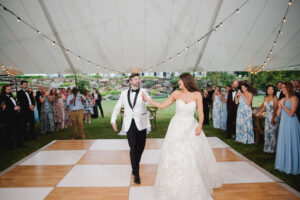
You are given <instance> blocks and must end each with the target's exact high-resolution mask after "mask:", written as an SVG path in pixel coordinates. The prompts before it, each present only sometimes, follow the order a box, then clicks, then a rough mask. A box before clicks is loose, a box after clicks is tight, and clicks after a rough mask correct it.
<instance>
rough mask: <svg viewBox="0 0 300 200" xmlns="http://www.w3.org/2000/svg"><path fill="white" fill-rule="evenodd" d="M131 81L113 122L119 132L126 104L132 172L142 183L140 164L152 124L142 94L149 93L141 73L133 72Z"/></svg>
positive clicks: (117, 106) (125, 117)
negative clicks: (118, 126) (142, 81)
mask: <svg viewBox="0 0 300 200" xmlns="http://www.w3.org/2000/svg"><path fill="white" fill-rule="evenodd" d="M129 82H130V88H129V89H126V90H123V91H122V93H121V95H120V98H119V101H118V102H117V104H116V106H115V108H114V110H113V113H112V116H111V124H112V127H113V129H114V131H115V132H117V131H118V129H117V124H116V120H117V117H118V114H119V113H120V109H121V107H122V106H124V119H123V128H124V132H127V139H128V143H129V147H130V160H131V167H132V174H133V175H134V182H135V183H137V184H140V183H141V179H140V174H139V169H140V166H139V164H140V160H141V157H142V153H143V151H144V148H145V143H146V129H147V128H148V126H149V125H150V124H149V118H148V115H147V107H146V102H144V101H143V99H142V95H141V94H142V92H143V93H145V94H146V95H147V92H146V90H145V89H142V88H140V84H141V81H140V77H139V74H131V76H130V77H129ZM147 97H148V95H147ZM148 98H149V97H148Z"/></svg>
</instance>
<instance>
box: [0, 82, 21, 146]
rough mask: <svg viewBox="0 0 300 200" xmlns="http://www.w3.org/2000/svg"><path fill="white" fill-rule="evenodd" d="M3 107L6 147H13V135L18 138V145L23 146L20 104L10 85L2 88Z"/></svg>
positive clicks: (0, 96)
mask: <svg viewBox="0 0 300 200" xmlns="http://www.w3.org/2000/svg"><path fill="white" fill-rule="evenodd" d="M0 98H1V100H0V101H1V107H2V120H3V124H4V127H5V139H4V141H5V143H4V144H5V145H6V148H8V149H12V148H13V136H14V135H15V137H16V139H17V146H18V147H23V133H22V131H21V130H20V128H21V126H22V123H21V116H20V112H19V111H20V106H18V103H17V100H16V99H15V98H14V97H13V95H12V89H11V86H10V85H3V87H2V89H1V95H0Z"/></svg>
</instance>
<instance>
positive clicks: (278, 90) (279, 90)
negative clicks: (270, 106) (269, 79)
mask: <svg viewBox="0 0 300 200" xmlns="http://www.w3.org/2000/svg"><path fill="white" fill-rule="evenodd" d="M281 88H282V82H281V81H278V83H277V92H276V97H277V99H278V100H281V99H282V98H284V97H285V95H284V94H283V92H282V91H281Z"/></svg>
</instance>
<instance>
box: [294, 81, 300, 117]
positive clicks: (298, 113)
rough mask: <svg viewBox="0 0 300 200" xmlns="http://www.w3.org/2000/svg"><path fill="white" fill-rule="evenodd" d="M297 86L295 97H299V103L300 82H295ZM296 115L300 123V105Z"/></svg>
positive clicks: (299, 99) (299, 98)
mask: <svg viewBox="0 0 300 200" xmlns="http://www.w3.org/2000/svg"><path fill="white" fill-rule="evenodd" d="M294 84H295V96H296V97H298V102H299V101H300V83H299V80H294ZM296 115H297V117H298V121H299V122H300V104H298V106H297V110H296Z"/></svg>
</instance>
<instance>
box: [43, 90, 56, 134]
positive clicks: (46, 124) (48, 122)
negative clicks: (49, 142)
mask: <svg viewBox="0 0 300 200" xmlns="http://www.w3.org/2000/svg"><path fill="white" fill-rule="evenodd" d="M41 97H42V96H41ZM40 123H41V134H45V133H52V132H54V130H55V126H54V118H53V109H52V105H51V102H50V101H49V99H48V97H46V98H45V101H44V103H42V107H41V117H40Z"/></svg>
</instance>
